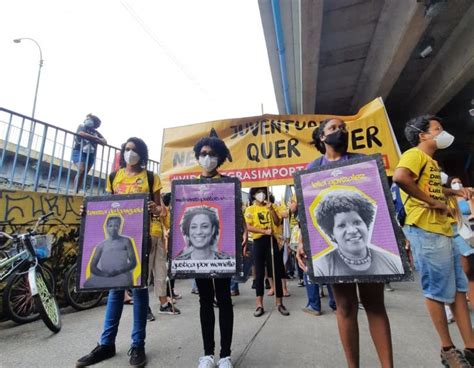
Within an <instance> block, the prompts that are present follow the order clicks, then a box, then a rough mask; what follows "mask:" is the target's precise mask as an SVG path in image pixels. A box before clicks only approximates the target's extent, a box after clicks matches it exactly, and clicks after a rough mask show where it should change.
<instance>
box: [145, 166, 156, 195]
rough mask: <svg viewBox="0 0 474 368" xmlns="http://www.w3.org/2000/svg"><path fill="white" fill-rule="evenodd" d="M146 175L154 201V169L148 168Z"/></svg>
mask: <svg viewBox="0 0 474 368" xmlns="http://www.w3.org/2000/svg"><path fill="white" fill-rule="evenodd" d="M146 177H147V179H148V188H149V190H150V201H153V185H154V184H155V174H154V173H153V171H150V170H147V171H146Z"/></svg>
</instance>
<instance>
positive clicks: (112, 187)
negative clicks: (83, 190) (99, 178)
mask: <svg viewBox="0 0 474 368" xmlns="http://www.w3.org/2000/svg"><path fill="white" fill-rule="evenodd" d="M116 176H117V171H114V172H111V173H110V174H109V184H110V189H111V193H112V194H114V180H115V177H116Z"/></svg>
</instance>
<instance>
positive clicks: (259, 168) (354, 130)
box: [160, 98, 400, 190]
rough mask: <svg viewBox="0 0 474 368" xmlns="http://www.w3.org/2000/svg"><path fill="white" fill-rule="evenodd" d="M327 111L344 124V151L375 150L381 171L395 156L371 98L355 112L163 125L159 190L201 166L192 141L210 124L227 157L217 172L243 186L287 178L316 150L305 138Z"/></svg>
mask: <svg viewBox="0 0 474 368" xmlns="http://www.w3.org/2000/svg"><path fill="white" fill-rule="evenodd" d="M328 117H340V118H342V119H343V120H344V121H345V122H346V123H347V126H348V129H349V151H351V152H359V153H366V154H374V153H380V154H381V155H382V157H383V160H384V163H385V169H386V170H387V175H393V171H394V169H395V167H396V165H397V163H398V160H399V157H400V150H399V148H398V144H397V141H396V139H395V135H394V133H393V130H392V127H391V125H390V121H389V119H388V115H387V113H386V111H385V106H384V104H383V101H382V99H381V98H377V99H375V100H373V101H372V102H370V103H368V104H367V105H365V106H364V107H362V108H361V109H360V110H359V112H358V113H357V114H356V115H353V116H338V115H262V116H254V117H246V118H240V119H227V120H217V121H212V122H206V123H198V124H192V125H185V126H180V127H176V128H167V129H165V130H164V134H163V145H162V150H161V152H162V153H161V165H160V175H161V179H162V181H163V185H164V188H165V190H169V188H170V182H171V181H172V180H174V179H192V178H195V177H196V176H198V175H199V174H200V172H201V170H200V167H199V166H198V164H197V162H196V159H195V157H194V152H193V146H194V144H195V143H196V142H197V141H198V140H199V139H200V138H202V137H204V136H208V135H209V133H210V131H211V129H214V130H215V132H216V133H217V135H218V136H219V138H221V139H222V140H224V142H225V144H226V145H227V147H228V148H229V150H230V152H231V156H232V161H226V162H225V163H224V165H222V167H220V168H219V172H220V173H221V174H224V175H228V176H235V177H238V178H239V179H240V180H241V182H242V185H243V186H244V187H252V186H267V185H286V184H292V183H293V178H292V174H293V173H294V172H295V171H296V170H301V169H304V168H305V166H306V165H307V164H308V163H309V162H311V161H312V160H314V159H316V158H317V157H319V156H320V153H319V152H318V151H317V150H316V148H315V147H314V146H313V145H312V144H311V143H310V142H311V140H312V139H311V134H312V133H313V130H314V129H315V128H316V127H317V126H318V125H319V122H320V121H322V120H324V119H326V118H328Z"/></svg>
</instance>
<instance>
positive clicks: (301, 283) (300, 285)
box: [298, 279, 304, 287]
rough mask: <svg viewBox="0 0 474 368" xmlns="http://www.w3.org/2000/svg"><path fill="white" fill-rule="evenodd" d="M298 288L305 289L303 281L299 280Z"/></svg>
mask: <svg viewBox="0 0 474 368" xmlns="http://www.w3.org/2000/svg"><path fill="white" fill-rule="evenodd" d="M298 287H304V281H303V280H301V279H300V280H299V281H298Z"/></svg>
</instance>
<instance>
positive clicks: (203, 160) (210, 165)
mask: <svg viewBox="0 0 474 368" xmlns="http://www.w3.org/2000/svg"><path fill="white" fill-rule="evenodd" d="M198 162H199V165H201V167H202V168H203V169H204V170H206V171H207V172H212V171H213V170H214V169H215V168H216V167H217V164H218V160H217V157H211V156H209V155H207V156H205V157H199V160H198Z"/></svg>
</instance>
